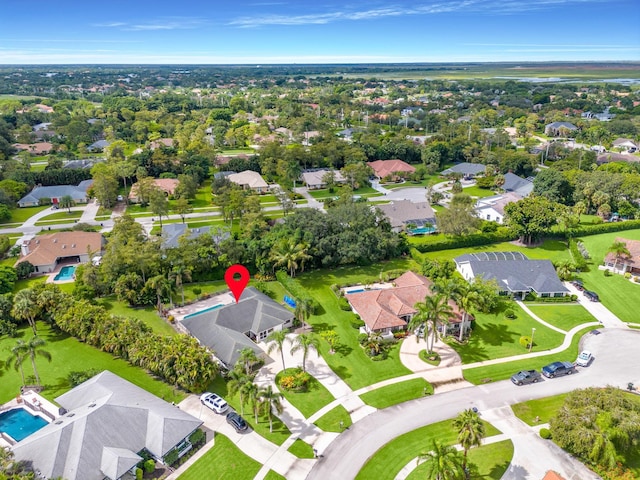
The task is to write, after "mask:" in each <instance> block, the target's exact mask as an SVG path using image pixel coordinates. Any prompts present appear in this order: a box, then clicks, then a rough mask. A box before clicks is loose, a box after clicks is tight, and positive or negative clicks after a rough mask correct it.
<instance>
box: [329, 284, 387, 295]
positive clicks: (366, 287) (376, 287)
mask: <svg viewBox="0 0 640 480" xmlns="http://www.w3.org/2000/svg"><path fill="white" fill-rule="evenodd" d="M394 287H395V285H394V284H393V283H389V282H385V283H382V282H378V283H371V284H368V285H362V284H359V283H358V284H355V285H350V286H348V287H343V288H341V289H340V290H342V292H343V293H346V294H348V293H360V292H362V291H367V290H388V289H390V288H394ZM357 289H360V290H358V291H356V292H354V291H353V290H357Z"/></svg>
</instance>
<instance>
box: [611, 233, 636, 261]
mask: <svg viewBox="0 0 640 480" xmlns="http://www.w3.org/2000/svg"><path fill="white" fill-rule="evenodd" d="M615 241H616V242H622V243H624V244H626V245H627V250H629V253H630V254H631V256H630V257H627V256H626V255H621V256H620V258H619V259H618V264H620V263H622V262H624V263H626V264H627V265H631V266H633V267H636V268H640V241H638V240H629V239H627V238H622V237H616V240H615ZM615 261H616V255H615V253H613V252H609V253H607V256H606V257H605V262H606V263H614V262H615Z"/></svg>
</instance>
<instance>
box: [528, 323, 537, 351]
mask: <svg viewBox="0 0 640 480" xmlns="http://www.w3.org/2000/svg"><path fill="white" fill-rule="evenodd" d="M534 333H536V327H533V328H531V343H530V344H529V353H531V349H532V348H533V334H534Z"/></svg>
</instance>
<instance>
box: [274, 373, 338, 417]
mask: <svg viewBox="0 0 640 480" xmlns="http://www.w3.org/2000/svg"><path fill="white" fill-rule="evenodd" d="M296 371H298V369H293V368H287V369H286V370H283V371H281V372H278V374H277V375H276V384H277V383H278V382H279V381H280V379H281V378H282V377H283V376H285V375H287V374H293V373H295V372H296ZM307 386H308V388H307V390H306V391H305V392H292V391H288V390H285V389H284V388H280V389H279V390H280V393H282V394H283V395H284V397H285V398H286V399H287V400H288V401H289V403H291V404H292V405H293V406H294V407H296V408H297V409H298V410H300V413H302V415H304V417H305V418H309V417H310V416H311V415H313V414H314V413H316V412H317V411H318V410H320V409H321V408H322V407H324V406H326V405H329V404H330V403H331V402H333V401H334V400H335V398H334V397H333V395H331V393H329V390H327V389H326V388H325V387H324V385H322V384H321V383H320V382H319V381H318V380H316V379H315V378H314V377H311V379H310V380H309V383H308V384H307Z"/></svg>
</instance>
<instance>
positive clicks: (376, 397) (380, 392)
mask: <svg viewBox="0 0 640 480" xmlns="http://www.w3.org/2000/svg"><path fill="white" fill-rule="evenodd" d="M431 394H433V387H432V386H431V384H430V383H429V382H427V381H426V380H425V379H423V378H414V379H413V380H407V381H406V382H399V383H394V384H393V385H387V386H385V387H381V388H377V389H375V390H372V391H371V392H367V393H363V394H362V395H360V398H361V399H362V401H363V402H364V403H366V404H367V405H371V406H372V407H375V408H387V407H390V406H392V405H397V404H398V403H403V402H408V401H409V400H414V399H416V398H422V397H424V396H425V395H431Z"/></svg>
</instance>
